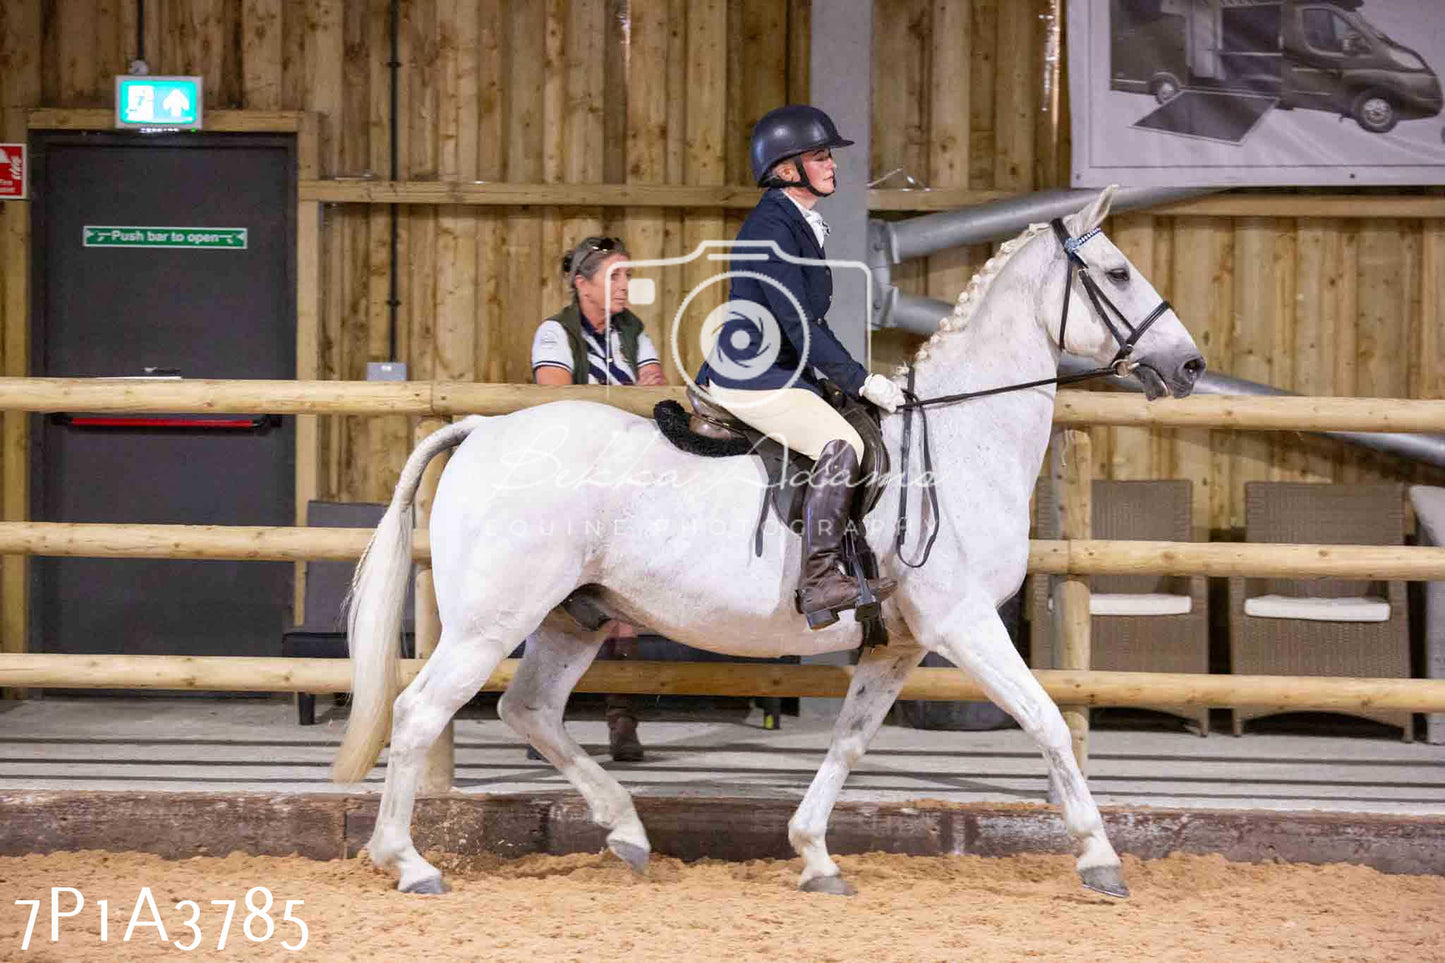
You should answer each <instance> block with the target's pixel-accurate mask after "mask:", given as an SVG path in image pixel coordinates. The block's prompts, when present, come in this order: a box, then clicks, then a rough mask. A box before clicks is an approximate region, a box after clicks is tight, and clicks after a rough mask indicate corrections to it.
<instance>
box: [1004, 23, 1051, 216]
mask: <svg viewBox="0 0 1445 963" xmlns="http://www.w3.org/2000/svg"><path fill="white" fill-rule="evenodd" d="M1038 22H1039V18H1038V12H1037V11H1036V10H1035V9H1034V4H1032V3H1029V2H1023V0H1012V2H1010V3H1003V4H1000V5H999V8H998V50H999V51H1000V52H1003V53H1005V55H1004V56H1002V57H999V58H998V59H997V60H996V61H995V63H996V64H997V66H998V83H997V86H996V87H995V88H994V96H995V97H996V98H997V100H998V106H997V108H996V110H995V115H994V136H995V148H996V150H997V153H996V156H995V160H994V186H995V187H996V188H998V189H1000V190H1006V191H1026V190H1029V189H1030V188H1031V187H1033V176H1034V112H1035V111H1036V110H1037V109H1038V104H1039V81H1040V77H1041V72H1040V71H1039V69H1038V67H1039V64H1038V56H1039V54H1038V50H1039V44H1038V41H1037V39H1036V37H1035V34H1036V31H1037V27H1038Z"/></svg>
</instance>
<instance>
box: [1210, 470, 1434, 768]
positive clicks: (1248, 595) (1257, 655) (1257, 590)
mask: <svg viewBox="0 0 1445 963" xmlns="http://www.w3.org/2000/svg"><path fill="white" fill-rule="evenodd" d="M1244 492H1245V538H1246V540H1247V541H1251V542H1293V543H1302V544H1326V545H1400V544H1403V542H1404V540H1405V510H1404V493H1403V491H1402V489H1401V486H1399V485H1322V484H1308V483H1303V482H1249V483H1248V484H1246V485H1245V486H1244ZM1262 596H1267V597H1270V601H1271V603H1276V604H1277V603H1280V602H1283V603H1285V605H1286V606H1288V605H1289V604H1292V603H1294V602H1295V600H1327V599H1335V600H1341V602H1340V603H1334V602H1324V603H1321V602H1316V601H1306V603H1305V604H1306V605H1309V606H1311V607H1312V608H1315V609H1318V608H1320V607H1321V606H1322V605H1323V606H1330V605H1336V604H1346V605H1350V604H1351V603H1347V602H1344V600H1349V599H1358V600H1360V601H1359V603H1354V604H1353V607H1355V608H1360V607H1362V606H1365V607H1373V608H1374V609H1376V610H1377V612H1376V617H1378V615H1380V614H1383V607H1384V605H1385V604H1388V618H1386V619H1385V620H1384V621H1323V620H1322V619H1321V618H1320V616H1319V615H1313V616H1312V617H1310V618H1288V617H1272V618H1266V617H1261V616H1260V615H1258V614H1250V613H1249V612H1248V611H1247V608H1255V606H1259V605H1260V604H1261V601H1262V600H1261V597H1262ZM1405 599H1406V596H1405V583H1404V582H1367V581H1360V580H1344V579H1314V580H1311V579H1288V578H1242V577H1234V578H1231V579H1230V580H1229V651H1230V657H1231V670H1232V671H1233V672H1235V673H1238V674H1242V675H1317V676H1344V677H1355V676H1358V677H1371V678H1394V679H1408V678H1409V677H1410V638H1409V613H1408V611H1407V603H1406V600H1405ZM1366 600H1369V601H1366ZM1255 611H1256V612H1258V611H1260V609H1258V608H1255ZM1282 611H1288V609H1284V610H1282ZM1320 614H1325V613H1320ZM1279 711H1280V710H1277V709H1240V708H1236V709H1235V710H1234V734H1235V735H1239V734H1240V733H1241V732H1242V731H1243V729H1244V723H1245V722H1247V721H1248V720H1250V719H1254V718H1258V717H1259V716H1267V715H1271V714H1274V713H1277V712H1279ZM1350 714H1351V715H1356V716H1361V717H1363V718H1366V719H1374V720H1377V721H1379V722H1384V723H1387V724H1389V725H1394V726H1400V727H1402V728H1403V729H1404V735H1405V741H1406V742H1413V741H1414V726H1413V724H1412V723H1413V719H1414V717H1413V716H1412V715H1411V714H1410V713H1408V712H1371V711H1369V710H1360V711H1358V712H1352V713H1350Z"/></svg>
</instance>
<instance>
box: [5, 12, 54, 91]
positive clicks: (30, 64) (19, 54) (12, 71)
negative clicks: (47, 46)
mask: <svg viewBox="0 0 1445 963" xmlns="http://www.w3.org/2000/svg"><path fill="white" fill-rule="evenodd" d="M40 7H41V3H40V0H7V2H6V3H5V4H4V6H3V8H0V108H5V107H34V106H37V105H38V104H40V102H41V100H40V97H41V87H42V84H41V79H40V64H41V48H42V46H43V43H44V35H45V30H44V29H43V28H42V27H41V21H40Z"/></svg>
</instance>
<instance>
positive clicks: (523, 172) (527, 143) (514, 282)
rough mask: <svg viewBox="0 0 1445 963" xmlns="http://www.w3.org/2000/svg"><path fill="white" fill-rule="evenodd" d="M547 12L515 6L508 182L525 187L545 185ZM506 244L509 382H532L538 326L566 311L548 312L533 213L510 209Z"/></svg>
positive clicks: (535, 6)
mask: <svg viewBox="0 0 1445 963" xmlns="http://www.w3.org/2000/svg"><path fill="white" fill-rule="evenodd" d="M546 13H547V11H546V8H545V7H544V6H543V5H542V4H540V3H522V4H517V5H514V6H513V8H512V17H511V38H510V44H509V45H510V47H511V56H512V63H511V70H510V76H509V77H508V78H507V96H508V97H509V98H510V108H509V114H508V125H509V129H508V135H507V172H506V173H507V179H508V180H512V181H520V182H528V181H531V182H536V181H540V180H542V143H543V125H544V123H545V119H544V115H543V98H542V96H541V90H542V84H543V75H544V70H545V64H544V56H545V52H546V40H545V37H544V34H545V32H546V29H547V15H546ZM506 219H507V229H506V240H505V242H504V251H505V260H506V278H505V287H504V288H503V291H504V294H503V308H504V311H505V313H506V316H507V319H508V320H507V327H506V331H505V335H504V336H505V345H504V350H505V353H506V362H505V371H506V373H507V380H517V381H526V380H530V376H531V365H530V361H531V345H532V334H533V332H535V331H536V329H537V325H538V324H539V323H540V322H541V320H542V319H543V318H545V317H547V316H548V315H549V314H551V313H552V311H555V310H556V309H557V307H560V305H556V306H552V307H549V308H544V307H543V301H542V297H541V292H542V285H543V283H544V274H545V273H546V271H547V267H545V266H544V265H548V266H549V265H550V264H551V257H550V255H546V256H544V254H543V252H542V251H541V250H540V248H541V244H542V225H541V219H540V216H539V214H538V213H537V212H536V211H535V210H534V209H532V208H525V207H519V208H508V209H507V214H506Z"/></svg>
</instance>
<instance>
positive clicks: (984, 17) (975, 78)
mask: <svg viewBox="0 0 1445 963" xmlns="http://www.w3.org/2000/svg"><path fill="white" fill-rule="evenodd" d="M1015 2H1017V0H1015ZM999 3H1000V0H973V2H972V3H970V4H969V14H970V16H971V18H972V19H971V24H972V30H971V31H970V33H969V39H970V50H971V52H972V59H973V73H972V77H971V80H970V83H969V86H970V87H971V89H972V93H971V94H970V96H969V105H968V106H969V139H968V150H969V166H968V182H969V186H970V187H972V188H975V189H977V190H987V189H990V188H992V187H993V186H994V177H995V170H994V132H995V125H994V109H995V103H994V91H995V88H996V77H995V71H994V65H995V63H996V62H997V59H998V54H999V46H998V34H999V27H998V8H999Z"/></svg>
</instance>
